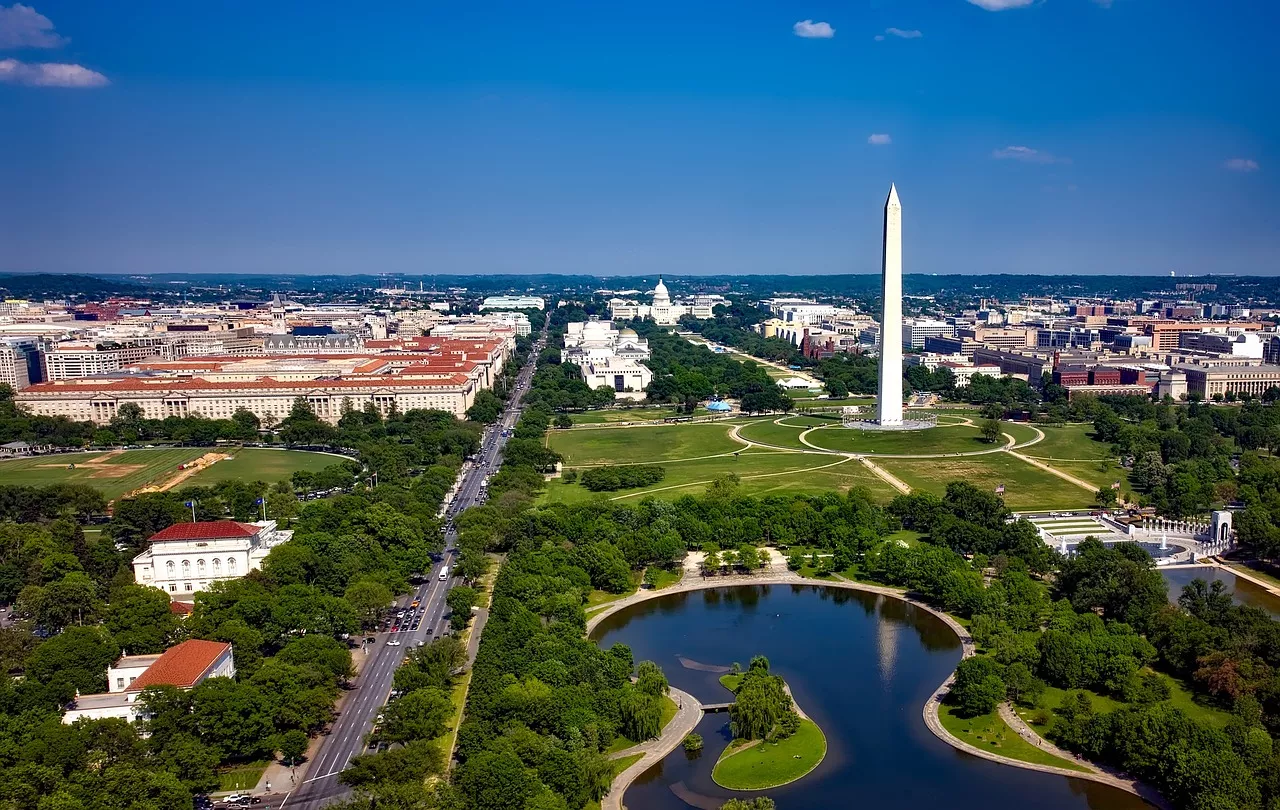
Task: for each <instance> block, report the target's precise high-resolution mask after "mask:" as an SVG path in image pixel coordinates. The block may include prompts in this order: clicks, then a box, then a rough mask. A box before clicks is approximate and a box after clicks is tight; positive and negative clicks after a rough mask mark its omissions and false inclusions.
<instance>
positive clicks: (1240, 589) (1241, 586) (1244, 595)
mask: <svg viewBox="0 0 1280 810" xmlns="http://www.w3.org/2000/svg"><path fill="white" fill-rule="evenodd" d="M1160 573H1161V574H1162V575H1164V581H1165V583H1166V584H1167V585H1168V586H1169V601H1170V602H1177V601H1178V597H1179V596H1180V595H1182V589H1183V587H1184V586H1186V585H1190V584H1191V582H1192V580H1195V579H1203V580H1205V581H1206V582H1215V581H1216V582H1222V583H1223V584H1225V585H1226V586H1227V591H1228V592H1230V593H1231V597H1232V598H1233V599H1235V601H1236V602H1237V603H1238V604H1241V605H1252V606H1253V607H1257V608H1262V609H1263V610H1265V611H1267V612H1268V613H1270V614H1271V615H1272V616H1277V617H1280V596H1276V595H1275V594H1273V593H1271V591H1268V590H1267V589H1266V588H1263V587H1262V586H1261V585H1258V584H1257V583H1254V582H1250V581H1249V580H1247V579H1245V578H1244V577H1238V576H1236V575H1235V574H1234V573H1232V572H1231V571H1230V570H1228V569H1225V568H1215V567H1212V566H1205V565H1185V566H1183V565H1171V566H1168V567H1166V568H1161V569H1160Z"/></svg>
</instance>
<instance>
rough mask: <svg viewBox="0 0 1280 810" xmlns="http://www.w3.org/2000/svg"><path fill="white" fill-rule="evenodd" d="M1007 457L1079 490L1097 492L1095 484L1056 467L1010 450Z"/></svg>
mask: <svg viewBox="0 0 1280 810" xmlns="http://www.w3.org/2000/svg"><path fill="white" fill-rule="evenodd" d="M1009 455H1011V456H1013V457H1014V458H1018V459H1022V460H1023V461H1025V462H1027V463H1028V464H1030V465H1031V466H1032V467H1039V468H1040V469H1042V470H1044V471H1045V472H1047V473H1050V474H1052V475H1056V476H1058V477H1059V478H1061V479H1062V480H1063V481H1067V482H1069V483H1072V484H1075V485H1076V486H1078V487H1080V488H1081V489H1087V490H1089V491H1090V492H1097V491H1098V489H1099V487H1098V485H1097V484H1091V483H1089V482H1088V481H1086V480H1084V479H1083V478H1076V477H1075V476H1074V475H1071V474H1070V473H1065V472H1063V471H1062V470H1059V469H1058V468H1056V467H1050V466H1049V465H1048V464H1045V463H1044V462H1043V461H1040V460H1039V459H1036V458H1032V457H1031V456H1024V455H1022V454H1021V453H1015V452H1013V451H1012V450H1010V451H1009Z"/></svg>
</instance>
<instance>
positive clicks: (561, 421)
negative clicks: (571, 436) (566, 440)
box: [555, 413, 573, 430]
mask: <svg viewBox="0 0 1280 810" xmlns="http://www.w3.org/2000/svg"><path fill="white" fill-rule="evenodd" d="M555 424H556V427H557V428H559V429H560V430H565V429H567V428H571V427H573V419H572V418H570V417H569V414H567V413H562V414H558V415H557V416H556V422H555Z"/></svg>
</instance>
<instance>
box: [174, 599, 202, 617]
mask: <svg viewBox="0 0 1280 810" xmlns="http://www.w3.org/2000/svg"><path fill="white" fill-rule="evenodd" d="M195 607H196V606H195V605H193V604H191V603H190V602H170V603H169V612H170V613H173V614H175V615H177V616H190V615H191V611H193V610H195Z"/></svg>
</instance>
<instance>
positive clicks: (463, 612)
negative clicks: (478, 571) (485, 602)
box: [444, 585, 479, 630]
mask: <svg viewBox="0 0 1280 810" xmlns="http://www.w3.org/2000/svg"><path fill="white" fill-rule="evenodd" d="M478 599H479V594H477V593H476V591H475V589H474V588H468V587H467V586H466V585H458V586H455V587H453V588H450V589H449V593H447V594H445V597H444V601H445V604H446V605H448V606H449V626H450V627H452V628H453V629H454V630H461V629H462V628H464V627H466V626H467V621H468V620H469V619H470V618H471V608H472V607H474V606H475V604H476V602H477V600H478Z"/></svg>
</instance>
